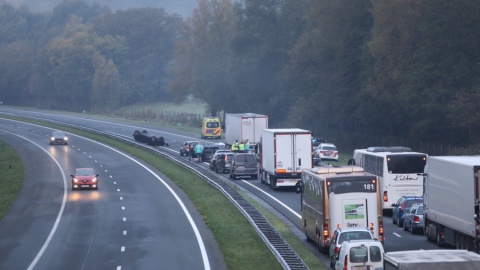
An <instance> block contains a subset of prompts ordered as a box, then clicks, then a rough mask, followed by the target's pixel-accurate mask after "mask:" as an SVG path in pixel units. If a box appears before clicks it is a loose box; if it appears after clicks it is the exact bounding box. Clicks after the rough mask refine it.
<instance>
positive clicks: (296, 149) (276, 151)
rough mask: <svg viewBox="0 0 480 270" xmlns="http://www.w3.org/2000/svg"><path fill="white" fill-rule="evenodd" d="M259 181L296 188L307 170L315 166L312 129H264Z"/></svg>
mask: <svg viewBox="0 0 480 270" xmlns="http://www.w3.org/2000/svg"><path fill="white" fill-rule="evenodd" d="M258 149H259V153H258V154H259V159H260V180H261V182H262V183H265V184H267V185H270V187H271V188H272V189H277V188H279V187H294V186H295V184H297V182H298V181H299V180H300V178H301V174H302V171H303V170H304V169H311V168H312V167H313V157H312V132H310V131H308V130H304V129H298V128H290V129H287V128H285V129H264V130H263V131H262V137H261V140H260V147H258Z"/></svg>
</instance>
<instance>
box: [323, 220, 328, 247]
mask: <svg viewBox="0 0 480 270" xmlns="http://www.w3.org/2000/svg"><path fill="white" fill-rule="evenodd" d="M327 240H328V224H323V242H324V243H325V242H326V241H327Z"/></svg>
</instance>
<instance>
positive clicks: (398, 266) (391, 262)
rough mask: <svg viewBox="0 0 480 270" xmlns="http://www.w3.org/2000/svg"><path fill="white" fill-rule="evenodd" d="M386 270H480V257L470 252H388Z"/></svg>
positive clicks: (384, 259) (385, 260)
mask: <svg viewBox="0 0 480 270" xmlns="http://www.w3.org/2000/svg"><path fill="white" fill-rule="evenodd" d="M383 266H384V267H383V269H384V270H453V269H461V270H478V269H480V255H479V254H477V253H474V252H471V251H468V250H451V249H449V250H444V249H441V250H436V249H434V250H409V251H394V252H387V253H385V256H384V257H383Z"/></svg>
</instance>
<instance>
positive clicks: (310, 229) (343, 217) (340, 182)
mask: <svg viewBox="0 0 480 270" xmlns="http://www.w3.org/2000/svg"><path fill="white" fill-rule="evenodd" d="M296 187H297V193H301V205H302V228H303V231H304V232H305V235H306V237H307V240H308V241H311V242H314V243H315V244H316V245H317V246H318V249H319V250H320V251H322V252H324V253H325V252H326V251H327V250H328V248H329V247H330V241H331V239H332V236H333V234H334V232H335V230H336V229H337V228H349V227H361V228H367V229H368V230H369V231H370V232H371V233H372V236H373V238H376V239H378V240H380V241H381V242H382V243H383V241H384V231H383V218H382V201H381V198H380V197H381V196H380V185H379V178H378V176H376V175H373V174H370V173H367V172H365V171H364V169H363V168H361V167H358V166H335V167H331V166H325V167H323V166H322V167H315V168H312V169H308V170H303V172H302V180H301V182H299V183H298V184H297V186H296Z"/></svg>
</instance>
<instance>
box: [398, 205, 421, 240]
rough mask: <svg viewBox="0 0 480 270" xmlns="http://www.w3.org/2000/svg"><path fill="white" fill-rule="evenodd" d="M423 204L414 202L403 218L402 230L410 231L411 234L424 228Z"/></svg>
mask: <svg viewBox="0 0 480 270" xmlns="http://www.w3.org/2000/svg"><path fill="white" fill-rule="evenodd" d="M423 213H424V211H423V204H422V203H419V204H414V205H412V206H411V207H410V210H409V211H408V212H407V213H406V214H405V217H404V218H403V230H404V231H410V232H411V233H412V234H415V233H417V232H418V233H421V234H423V230H424V221H423Z"/></svg>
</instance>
